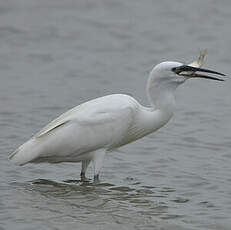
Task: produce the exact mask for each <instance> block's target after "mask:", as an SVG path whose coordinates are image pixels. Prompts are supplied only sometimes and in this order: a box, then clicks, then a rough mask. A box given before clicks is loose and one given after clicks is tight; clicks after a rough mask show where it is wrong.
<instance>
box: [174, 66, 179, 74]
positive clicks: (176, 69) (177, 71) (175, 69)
mask: <svg viewBox="0 0 231 230" xmlns="http://www.w3.org/2000/svg"><path fill="white" fill-rule="evenodd" d="M172 72H174V73H176V74H179V73H180V72H181V70H180V68H177V67H173V68H172Z"/></svg>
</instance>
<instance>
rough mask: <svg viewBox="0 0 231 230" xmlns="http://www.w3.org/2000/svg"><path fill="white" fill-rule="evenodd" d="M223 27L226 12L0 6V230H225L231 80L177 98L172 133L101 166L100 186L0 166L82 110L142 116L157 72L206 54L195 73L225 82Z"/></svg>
mask: <svg viewBox="0 0 231 230" xmlns="http://www.w3.org/2000/svg"><path fill="white" fill-rule="evenodd" d="M230 18H231V1H229V0H223V1H216V0H204V1H199V0H194V1H188V0H186V1H183V0H166V1H151V0H145V1H138V0H128V1H123V0H99V1H95V0H65V1H63V0H40V1H36V0H21V1H18V0H1V2H0V107H1V108H0V130H1V131H0V170H1V177H0V230H3V229H4V230H5V229H23V230H26V229H30V230H32V229H41V230H43V229H54V230H57V229H68V230H71V229H81V230H82V229H88V230H90V229H97V230H98V229H100V230H101V229H112V230H113V229H169V230H174V229H176V230H181V229H190V230H192V229H200V230H201V229H227V230H228V229H230V225H231V214H230V213H231V192H230V191H231V173H230V165H231V153H230V148H231V138H230V136H231V125H230V117H231V101H230V90H231V82H230V79H228V80H227V81H226V82H215V81H208V80H202V79H200V80H199V79H197V80H191V81H188V82H187V83H186V84H184V85H183V86H182V87H180V88H179V89H178V90H177V95H176V96H177V109H176V112H175V116H174V117H173V119H172V120H171V121H170V123H168V124H167V125H166V126H165V127H164V128H162V129H161V130H159V131H158V132H157V133H154V134H151V135H149V136H148V137H145V138H143V139H142V140H139V141H137V142H135V143H132V144H130V145H128V146H125V147H123V148H121V149H119V150H118V151H116V152H113V153H111V154H110V155H108V156H107V158H106V161H105V164H104V168H103V173H102V175H101V180H102V183H101V184H99V185H98V186H95V185H92V183H91V181H90V182H88V183H83V182H81V181H79V173H80V164H67V163H64V164H58V165H48V164H41V165H26V166H24V167H17V166H14V165H11V164H10V163H9V162H8V159H7V158H8V155H9V154H10V153H11V152H12V151H14V150H15V149H16V148H17V147H18V146H19V145H20V144H22V143H23V142H25V141H26V140H27V139H29V138H30V137H31V136H32V135H33V134H35V133H36V132H37V131H39V130H40V129H41V128H42V127H43V126H44V125H46V124H47V123H48V122H49V121H51V120H52V119H54V118H56V117H57V116H58V115H60V114H61V113H63V112H65V111H66V110H68V109H70V108H72V107H74V106H76V105H78V104H80V103H82V102H84V101H87V100H89V99H92V98H95V97H100V96H104V95H106V94H112V93H125V94H129V95H132V96H134V97H135V98H136V99H137V100H138V101H139V102H140V103H142V104H144V105H148V101H147V99H146V92H145V87H146V80H147V77H148V73H149V71H150V70H151V69H152V68H153V67H154V66H155V65H156V64H158V63H159V62H162V61H165V60H172V61H180V62H185V63H189V62H191V61H192V60H194V59H195V58H197V57H198V55H199V53H200V51H201V50H203V49H208V51H209V52H208V55H207V57H206V60H205V67H207V68H210V69H214V70H217V71H220V72H224V73H226V74H227V75H230V63H231V53H230V40H231V29H230ZM88 177H89V178H92V170H91V169H89V171H88Z"/></svg>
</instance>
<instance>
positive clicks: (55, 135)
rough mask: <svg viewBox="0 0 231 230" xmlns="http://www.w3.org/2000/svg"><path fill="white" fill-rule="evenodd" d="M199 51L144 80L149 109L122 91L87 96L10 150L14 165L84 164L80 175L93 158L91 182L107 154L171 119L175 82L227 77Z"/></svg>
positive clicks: (163, 66)
mask: <svg viewBox="0 0 231 230" xmlns="http://www.w3.org/2000/svg"><path fill="white" fill-rule="evenodd" d="M203 55H205V53H203V54H201V56H200V58H199V59H198V60H197V61H196V62H193V63H191V64H189V65H185V64H183V63H179V62H173V61H167V62H162V63H160V64H158V65H156V66H155V67H154V68H153V70H152V71H151V73H150V75H149V78H148V82H147V96H148V99H149V102H150V104H151V107H144V106H142V105H140V104H139V103H138V102H137V101H136V100H135V99H134V98H133V97H131V96H128V95H124V94H112V95H108V96H104V97H100V98H96V99H94V100H90V101H88V102H85V103H83V104H81V105H78V106H76V107H74V108H73V109H71V110H69V111H67V112H66V113H64V114H62V115H61V116H59V117H58V118H57V119H55V120H54V121H52V122H51V123H49V124H48V125H47V126H46V127H45V128H43V129H42V130H41V131H40V132H38V133H37V134H36V135H35V136H33V137H32V138H31V139H29V140H28V141H27V142H25V143H24V144H23V145H21V146H20V147H19V148H18V149H17V150H16V151H15V152H14V153H12V154H11V155H10V156H9V159H10V160H11V161H12V162H13V163H15V164H16V165H24V164H26V163H40V162H50V163H59V162H82V169H81V176H82V177H85V172H86V170H87V167H88V165H89V163H90V162H91V161H92V162H93V167H94V181H97V180H99V173H100V170H101V168H102V166H103V160H104V157H105V155H106V153H108V152H110V151H112V150H114V149H116V148H118V147H121V146H123V145H125V144H128V143H130V142H133V141H135V140H137V139H139V138H142V137H144V136H146V135H148V134H150V133H152V132H154V131H156V130H158V129H159V128H161V127H162V126H163V125H165V124H166V123H167V122H168V121H169V119H170V118H171V117H172V116H173V109H174V105H175V97H174V92H175V90H176V88H177V87H178V86H179V85H181V84H182V83H184V82H185V81H186V80H187V79H190V78H205V79H212V80H218V81H222V79H220V78H216V77H213V76H207V75H202V74H200V72H205V73H210V74H217V75H220V76H225V75H224V74H222V73H219V72H215V71H212V70H208V69H202V68H199V67H200V66H201V64H202V61H203ZM198 72H199V73H198Z"/></svg>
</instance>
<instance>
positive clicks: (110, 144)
mask: <svg viewBox="0 0 231 230" xmlns="http://www.w3.org/2000/svg"><path fill="white" fill-rule="evenodd" d="M139 106H140V105H139V103H138V102H137V101H136V100H135V99H134V98H132V97H130V96H128V95H123V94H113V95H108V96H105V97H100V98H96V99H94V100H91V101H88V102H86V103H83V104H81V105H79V106H76V107H74V108H73V109H71V110H69V111H67V112H66V113H64V114H62V115H61V116H59V117H58V118H57V119H55V120H53V121H52V122H50V123H49V124H48V125H47V126H45V127H44V128H43V129H42V130H41V131H40V132H38V133H37V134H36V135H35V136H33V137H32V138H31V139H30V140H28V141H27V142H26V143H24V144H23V145H22V146H20V147H19V148H18V149H17V150H16V151H15V152H14V153H12V154H11V155H10V157H9V158H10V159H11V160H12V161H13V162H14V163H15V164H19V165H23V164H26V163H28V162H42V161H45V162H62V161H81V160H83V159H84V157H90V156H89V154H88V153H89V152H91V151H94V150H96V149H99V148H105V149H111V148H114V147H117V146H119V145H120V143H122V142H123V141H122V140H123V138H124V137H125V136H126V134H127V132H128V131H129V129H130V127H131V126H132V124H133V123H134V120H135V118H136V113H137V111H138V110H139Z"/></svg>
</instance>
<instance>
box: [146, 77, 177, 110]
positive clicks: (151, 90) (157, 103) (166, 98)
mask: <svg viewBox="0 0 231 230" xmlns="http://www.w3.org/2000/svg"><path fill="white" fill-rule="evenodd" d="M177 86H178V85H177V84H173V83H172V82H167V81H166V82H158V81H157V80H156V79H154V76H153V74H152V73H151V74H150V76H149V78H148V83H147V96H148V99H149V102H150V104H151V106H152V107H153V108H154V109H158V110H161V111H165V112H168V113H170V114H173V112H174V108H175V95H174V93H175V90H176V88H177Z"/></svg>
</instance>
